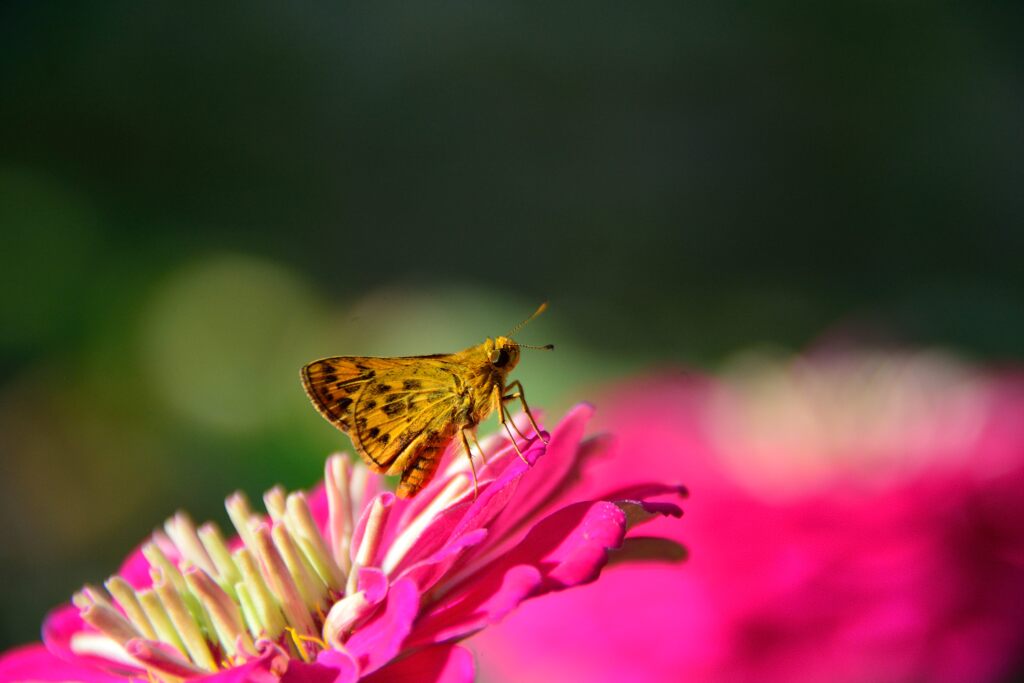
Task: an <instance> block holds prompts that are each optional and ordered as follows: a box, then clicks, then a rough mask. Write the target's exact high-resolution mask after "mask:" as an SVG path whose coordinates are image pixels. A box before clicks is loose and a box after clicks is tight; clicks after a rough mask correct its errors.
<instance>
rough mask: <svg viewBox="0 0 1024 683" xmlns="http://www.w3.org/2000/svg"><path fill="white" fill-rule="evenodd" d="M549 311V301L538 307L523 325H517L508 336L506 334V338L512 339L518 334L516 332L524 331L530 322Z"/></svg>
mask: <svg viewBox="0 0 1024 683" xmlns="http://www.w3.org/2000/svg"><path fill="white" fill-rule="evenodd" d="M547 309H548V302H547V301H545V302H544V303H542V304H541V305H540V306H538V307H537V310H536V311H534V312H533V313H532V314H531V315H530V317H529V318H527V319H526V320H524V321H523V322H521V323H519V324H518V325H516V326H515V327H513V328H512V329H511V330H509V332H508V334H506V335H505V336H506V337H511V336H512V335H513V334H515V333H516V332H518V331H519V330H521V329H523V328H524V327H526V323H528V322H530V321H531V320H533V319H534V318H536V317H537V316H538V315H540V314H541V313H543V312H544V311H546V310H547ZM552 348H554V347H552Z"/></svg>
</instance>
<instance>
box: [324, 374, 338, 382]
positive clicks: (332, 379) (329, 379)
mask: <svg viewBox="0 0 1024 683" xmlns="http://www.w3.org/2000/svg"><path fill="white" fill-rule="evenodd" d="M324 381H325V382H327V383H328V384H334V383H335V382H337V381H338V376H337V375H335V374H334V373H333V372H328V373H327V374H326V375H324Z"/></svg>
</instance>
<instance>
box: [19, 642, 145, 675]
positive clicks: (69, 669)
mask: <svg viewBox="0 0 1024 683" xmlns="http://www.w3.org/2000/svg"><path fill="white" fill-rule="evenodd" d="M124 680H125V679H124V678H122V677H121V676H117V675H114V674H111V673H106V672H104V671H100V670H99V669H95V668H93V667H91V666H88V665H86V664H82V663H80V662H77V661H70V662H69V661H65V660H64V659H61V658H60V657H57V656H56V655H54V654H53V653H52V652H50V651H49V650H47V649H46V648H45V647H44V646H43V645H42V644H40V643H33V644H31V645H23V646H22V647H19V648H15V649H14V650H9V651H8V652H5V653H3V655H0V683H29V682H31V681H79V682H80V683H124Z"/></svg>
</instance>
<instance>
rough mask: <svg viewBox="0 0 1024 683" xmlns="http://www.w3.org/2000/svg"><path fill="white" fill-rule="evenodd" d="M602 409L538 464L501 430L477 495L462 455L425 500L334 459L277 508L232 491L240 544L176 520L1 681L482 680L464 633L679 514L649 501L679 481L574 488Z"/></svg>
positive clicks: (567, 430)
mask: <svg viewBox="0 0 1024 683" xmlns="http://www.w3.org/2000/svg"><path fill="white" fill-rule="evenodd" d="M591 413H592V410H591V408H590V407H589V406H585V405H583V406H578V407H576V408H574V409H573V410H572V411H571V412H570V413H569V415H568V416H567V417H566V418H565V419H564V420H563V421H562V422H561V423H560V424H559V426H558V427H557V428H556V429H555V431H554V432H553V434H552V435H551V439H550V444H548V445H547V446H545V445H544V443H543V442H542V441H540V439H532V440H530V441H529V443H528V444H526V446H525V447H524V449H523V450H524V455H525V459H526V460H527V461H529V465H527V463H526V462H524V460H522V459H520V458H519V457H518V456H517V454H516V452H515V450H514V449H513V447H512V445H511V444H510V443H509V442H507V441H503V440H500V439H497V438H493V439H491V440H490V441H489V443H488V444H487V445H486V449H485V450H486V452H487V453H489V454H491V455H490V457H489V459H488V460H489V462H488V464H487V465H485V466H483V467H482V468H480V473H479V474H480V487H479V496H477V497H474V494H473V487H472V485H471V479H470V477H469V474H468V471H467V465H466V458H465V456H464V455H460V456H459V457H455V458H452V460H451V463H450V465H449V467H448V469H447V470H446V471H444V472H442V473H440V474H439V475H438V476H437V477H436V479H435V481H434V482H432V483H431V484H430V485H429V486H428V487H427V488H425V489H424V490H423V491H422V492H421V493H420V494H419V495H418V496H417V497H416V498H414V499H412V500H401V499H397V498H396V497H395V496H394V495H393V494H392V493H390V492H387V491H383V490H382V483H383V482H382V480H381V478H380V477H377V476H375V475H370V474H369V473H368V471H367V470H366V469H365V468H364V467H363V466H362V465H361V464H359V465H356V466H355V467H352V466H350V465H349V464H348V462H347V460H346V459H345V458H343V457H341V456H335V457H333V458H331V459H330V460H329V461H328V463H327V467H326V476H325V481H324V484H323V485H322V486H320V487H318V488H317V489H315V490H314V491H313V492H312V493H311V494H310V495H309V496H308V497H307V496H305V495H303V494H301V493H293V494H291V495H285V493H284V491H283V490H281V489H280V488H275V489H271V490H270V491H268V492H267V494H266V495H265V496H264V502H265V504H266V507H267V510H268V512H269V519H268V518H266V517H262V516H257V515H255V514H254V513H253V512H252V509H251V508H250V506H249V503H248V502H247V501H246V499H245V498H244V497H243V496H242V495H241V494H235V495H234V496H232V497H230V498H229V499H228V502H227V508H228V512H229V515H230V517H231V519H232V522H233V523H234V525H235V527H236V529H237V530H238V532H239V535H240V538H236V539H233V540H231V541H226V540H224V539H223V537H222V536H221V534H220V532H219V531H218V529H217V527H216V526H214V525H213V524H205V525H203V526H202V527H200V528H198V529H196V528H195V526H194V525H193V524H192V522H191V521H190V520H189V518H188V517H187V516H185V515H184V514H183V513H179V514H178V515H176V516H175V517H173V518H172V519H170V520H168V522H167V524H166V525H165V530H164V531H158V532H156V533H155V534H154V535H153V537H152V539H151V540H150V541H149V542H147V543H145V544H143V546H142V547H141V548H140V549H139V550H138V551H137V552H135V553H134V554H133V555H132V556H131V557H129V558H128V560H127V561H126V562H125V564H124V566H123V567H122V568H121V571H120V572H119V574H118V575H117V576H114V577H111V579H110V580H109V581H108V582H107V583H106V591H104V590H102V589H99V588H96V587H92V586H86V587H85V588H84V589H83V590H82V591H81V592H79V593H78V594H76V595H75V598H74V600H73V603H74V604H73V606H72V605H68V606H65V607H62V608H59V609H57V610H55V611H54V612H53V613H51V614H50V616H49V617H48V618H47V620H46V623H45V624H44V627H43V640H44V643H45V646H44V645H41V644H36V645H28V646H25V647H23V648H20V649H17V650H14V651H11V652H9V653H7V654H6V655H4V656H3V658H2V659H0V681H24V680H33V681H67V680H76V681H87V682H90V683H91V682H96V683H100V682H102V683H108V682H114V681H126V680H136V681H144V680H147V679H148V680H167V681H179V680H182V679H185V680H197V679H202V680H204V681H216V682H217V683H229V682H232V683H233V682H241V681H256V682H264V681H275V680H280V681H283V682H284V683H296V682H299V683H301V682H308V683H330V682H333V683H345V682H346V681H355V680H365V681H413V680H415V681H467V680H471V679H472V678H473V675H474V665H473V660H472V657H471V655H470V654H469V652H468V651H467V650H465V649H464V648H462V647H461V646H459V645H456V644H455V643H457V642H458V641H459V640H462V639H464V638H466V637H468V636H470V635H472V634H474V633H475V632H477V631H479V630H480V629H483V628H484V627H486V626H488V625H490V624H493V623H496V622H498V621H499V620H501V619H502V618H504V617H505V616H506V615H507V614H508V613H510V612H511V611H512V610H514V609H516V608H517V607H518V606H519V604H520V603H521V602H522V601H524V600H527V599H530V598H536V597H539V596H542V595H545V594H547V593H554V592H558V591H561V590H563V589H566V588H571V587H574V586H578V585H581V584H586V583H589V582H591V581H593V580H594V579H596V578H597V577H598V575H599V573H600V572H601V569H602V568H603V567H604V565H605V564H606V562H607V561H608V560H609V557H611V558H615V557H616V556H618V557H619V558H620V559H624V558H628V557H629V556H630V553H631V549H632V548H633V547H634V545H635V544H636V543H635V541H634V539H633V538H632V536H633V534H632V533H630V530H631V529H632V528H633V527H634V526H636V525H638V524H641V523H644V522H647V521H651V520H653V519H654V518H656V517H662V516H665V517H678V516H679V515H680V514H681V511H680V509H679V508H678V507H677V506H676V505H675V504H673V503H671V502H658V501H654V500H652V498H654V497H664V496H665V495H679V494H681V493H683V491H682V489H681V488H678V487H670V486H664V485H649V486H646V487H642V488H637V489H634V490H632V491H623V492H621V493H619V494H616V493H614V492H610V493H609V495H608V496H598V497H596V498H591V499H582V498H579V497H578V496H572V495H571V490H572V485H573V482H574V481H575V480H576V479H577V478H578V476H579V472H580V470H581V468H582V467H583V466H584V465H585V464H586V461H588V460H590V459H591V458H592V457H593V456H594V455H596V454H598V453H600V452H601V451H602V450H603V449H604V447H605V445H606V444H607V441H606V440H605V439H601V438H596V439H589V440H586V441H582V438H583V432H584V429H585V426H586V424H587V422H588V420H589V418H590V416H591ZM542 456H543V457H542ZM354 511H355V512H358V511H361V514H360V515H358V516H356V515H354V514H353V512H354ZM354 521H355V522H356V523H354V524H353V522H354ZM627 534H628V536H627ZM639 545H640V546H649V545H650V541H648V540H644V539H639ZM616 549H619V550H618V551H617V552H612V554H611V556H609V552H610V551H616ZM656 550H658V551H659V552H662V553H667V554H668V555H672V554H676V555H678V552H679V550H680V549H679V546H678V545H677V544H674V543H672V542H670V541H667V540H664V539H662V540H661V545H660V546H659V547H658V548H656Z"/></svg>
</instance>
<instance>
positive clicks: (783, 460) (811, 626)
mask: <svg viewBox="0 0 1024 683" xmlns="http://www.w3.org/2000/svg"><path fill="white" fill-rule="evenodd" d="M602 405H603V408H602V412H601V417H602V419H605V420H607V421H608V422H607V423H608V424H615V426H616V433H617V435H618V436H619V437H620V442H621V452H619V453H618V454H617V456H616V457H615V458H607V459H605V460H603V461H602V462H601V463H597V464H596V465H595V467H593V468H591V470H590V472H589V474H590V477H591V479H590V487H591V490H600V488H601V487H602V486H607V485H609V484H610V483H611V482H616V483H628V482H630V481H631V480H633V479H635V478H636V477H637V475H638V473H641V472H642V473H644V476H651V475H652V474H654V475H656V476H658V477H661V478H665V479H673V478H683V479H684V480H685V481H686V482H687V484H688V485H689V486H690V487H691V489H692V491H693V499H692V500H691V501H690V503H689V504H688V505H687V515H688V522H687V524H685V525H680V526H679V527H671V526H670V527H665V526H663V525H662V523H660V522H655V523H654V524H653V525H652V526H650V527H648V529H650V530H652V531H654V532H655V533H658V532H661V533H664V534H665V535H666V536H668V537H671V538H675V539H677V540H679V541H685V543H686V545H687V547H689V548H691V549H692V556H691V558H690V560H689V561H688V563H687V565H686V567H685V571H672V570H671V568H670V567H666V566H664V565H657V564H654V565H645V564H639V563H632V564H629V565H622V566H617V567H614V568H611V569H609V570H608V571H607V572H605V574H604V575H602V577H601V580H600V581H599V582H597V583H594V584H592V585H590V586H585V587H582V588H580V589H578V590H574V591H568V592H566V593H562V594H560V595H557V596H551V597H550V599H546V600H542V601H536V602H533V603H530V604H527V605H523V607H522V609H520V610H518V611H517V612H516V613H515V614H514V615H511V616H510V618H509V619H508V620H506V621H505V622H503V623H502V624H500V625H498V626H496V627H495V628H492V629H488V630H487V631H486V632H484V633H481V634H480V636H479V637H478V638H474V639H473V641H472V643H473V646H474V648H475V651H476V652H477V655H478V663H479V665H480V667H481V671H482V674H483V675H484V676H485V677H486V679H487V680H489V681H495V682H496V683H503V682H506V681H508V682H512V681H534V682H543V681H565V680H585V681H588V682H599V681H621V680H630V681H701V682H708V681H710V682H720V681H721V682H728V683H731V682H745V681H758V682H760V683H776V682H777V683H859V682H862V683H877V682H879V681H887V682H896V681H931V682H935V683H959V682H962V681H971V682H972V683H983V682H986V681H989V682H991V681H1000V680H1010V677H1011V676H1012V675H1014V672H1015V671H1016V673H1017V674H1019V672H1020V670H1021V669H1020V668H1019V667H1020V666H1021V665H1022V664H1024V657H1022V655H1021V653H1022V652H1024V493H1022V492H1024V377H1021V376H1020V375H1012V374H1008V373H1006V372H984V371H980V370H978V369H976V368H971V367H969V366H967V365H965V364H963V363H961V362H958V361H956V360H955V359H952V358H949V357H948V356H944V355H939V354H935V353H884V352H865V351H860V352H857V351H843V352H837V351H834V352H830V353H818V354H814V355H810V356H805V357H801V358H797V359H795V360H793V361H789V362H784V363H779V362H753V363H751V362H745V363H742V364H737V365H736V366H734V367H733V368H732V370H730V371H729V372H727V373H725V374H724V375H723V376H721V377H718V378H708V377H701V376H695V375H683V374H676V375H671V374H668V375H662V376H660V377H657V378H651V379H649V380H647V381H634V382H632V383H631V384H629V385H626V386H618V387H615V388H614V390H613V391H610V392H609V398H608V401H607V402H603V403H602ZM622 594H628V595H629V596H630V598H629V603H630V608H629V612H628V614H629V616H628V618H623V617H622V615H621V614H620V613H619V611H618V610H614V609H609V608H608V605H609V604H612V603H613V601H615V600H617V599H619V596H620V595H622ZM524 652H528V653H530V656H529V657H523V656H522V653H524Z"/></svg>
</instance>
